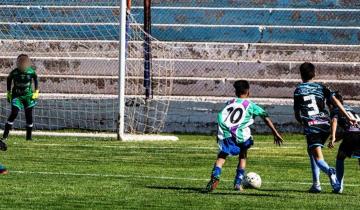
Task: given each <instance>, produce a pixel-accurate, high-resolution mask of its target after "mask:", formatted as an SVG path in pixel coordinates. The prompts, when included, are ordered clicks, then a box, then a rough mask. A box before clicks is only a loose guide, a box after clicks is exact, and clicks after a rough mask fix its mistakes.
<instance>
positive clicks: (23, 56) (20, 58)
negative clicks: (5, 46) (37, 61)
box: [16, 54, 29, 62]
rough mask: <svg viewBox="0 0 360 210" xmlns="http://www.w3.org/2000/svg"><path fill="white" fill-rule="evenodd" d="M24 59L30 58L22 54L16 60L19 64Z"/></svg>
mask: <svg viewBox="0 0 360 210" xmlns="http://www.w3.org/2000/svg"><path fill="white" fill-rule="evenodd" d="M23 58H29V56H28V55H26V54H20V55H19V56H18V57H17V59H16V60H17V61H18V62H19V61H20V60H22V59H23Z"/></svg>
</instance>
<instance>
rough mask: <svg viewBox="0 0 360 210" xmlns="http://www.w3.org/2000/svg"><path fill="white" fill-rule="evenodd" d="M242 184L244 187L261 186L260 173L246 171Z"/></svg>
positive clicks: (255, 187)
mask: <svg viewBox="0 0 360 210" xmlns="http://www.w3.org/2000/svg"><path fill="white" fill-rule="evenodd" d="M243 186H244V187H246V188H253V189H260V187H261V177H260V175H259V174H257V173H254V172H249V173H247V174H246V176H245V179H244V181H243Z"/></svg>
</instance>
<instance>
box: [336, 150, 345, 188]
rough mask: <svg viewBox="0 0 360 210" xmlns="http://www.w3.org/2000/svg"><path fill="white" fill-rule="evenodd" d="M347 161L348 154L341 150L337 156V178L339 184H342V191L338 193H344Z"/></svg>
mask: <svg viewBox="0 0 360 210" xmlns="http://www.w3.org/2000/svg"><path fill="white" fill-rule="evenodd" d="M345 159H346V154H345V153H344V152H343V149H342V148H341V146H340V148H339V151H338V154H337V156H336V178H337V179H338V182H339V183H340V186H341V187H340V190H339V191H337V192H336V193H342V191H343V188H344V171H345V167H344V161H345Z"/></svg>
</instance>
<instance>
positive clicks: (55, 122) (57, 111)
mask: <svg viewBox="0 0 360 210" xmlns="http://www.w3.org/2000/svg"><path fill="white" fill-rule="evenodd" d="M8 2H11V1H4V2H1V3H0V17H1V21H2V22H1V25H0V51H1V52H2V53H1V54H0V77H1V80H0V81H1V84H0V91H1V92H2V93H5V92H6V77H7V75H8V73H9V72H10V71H11V70H12V69H13V68H14V67H15V59H16V57H17V55H19V54H22V53H25V54H28V55H29V56H30V57H31V59H32V61H33V65H34V68H36V72H37V74H38V76H39V78H40V93H41V97H40V99H39V101H38V105H37V107H36V108H35V113H34V114H35V115H34V116H35V129H36V130H39V131H41V132H39V133H38V134H41V135H71V136H74V135H75V136H106V137H108V136H110V137H115V136H117V137H118V138H119V139H121V140H176V137H173V136H164V135H155V134H159V133H161V132H162V130H163V128H164V126H165V123H166V117H167V111H168V107H169V100H168V99H167V97H166V96H168V95H171V91H172V84H173V80H172V75H173V69H174V66H173V65H174V64H173V61H171V59H169V58H171V57H172V53H171V46H168V45H166V44H164V43H162V42H159V41H158V40H156V39H155V38H154V37H152V36H151V35H150V34H148V33H146V32H145V31H144V30H143V25H142V24H141V20H140V19H139V17H140V15H126V12H125V9H126V8H125V7H126V6H125V5H126V3H125V2H126V1H124V0H123V1H121V3H120V1H106V2H105V1H96V0H94V1H55V0H49V1H21V2H20V3H19V2H17V3H16V4H13V5H11V4H9V3H8ZM150 44H151V45H150ZM151 58H154V59H151ZM160 58H166V59H160ZM0 103H1V104H0V120H1V123H2V125H3V124H4V123H5V122H6V118H7V115H8V114H9V110H10V105H9V103H7V102H6V98H5V97H2V99H1V101H0ZM24 125H25V122H24V116H22V115H20V116H19V118H18V119H17V120H16V122H15V128H17V129H20V130H21V128H23V127H24ZM59 130H63V131H61V132H54V131H59ZM48 131H51V132H48ZM74 132H75V133H74ZM35 135H36V133H35Z"/></svg>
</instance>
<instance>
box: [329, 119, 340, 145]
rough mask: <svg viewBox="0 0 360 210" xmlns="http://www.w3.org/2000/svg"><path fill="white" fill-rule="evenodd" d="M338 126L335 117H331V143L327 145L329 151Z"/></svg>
mask: <svg viewBox="0 0 360 210" xmlns="http://www.w3.org/2000/svg"><path fill="white" fill-rule="evenodd" d="M337 126H338V119H337V118H336V117H333V118H332V119H331V141H330V142H329V144H328V147H329V148H330V149H333V148H334V147H335V146H334V145H335V142H336V130H337Z"/></svg>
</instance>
